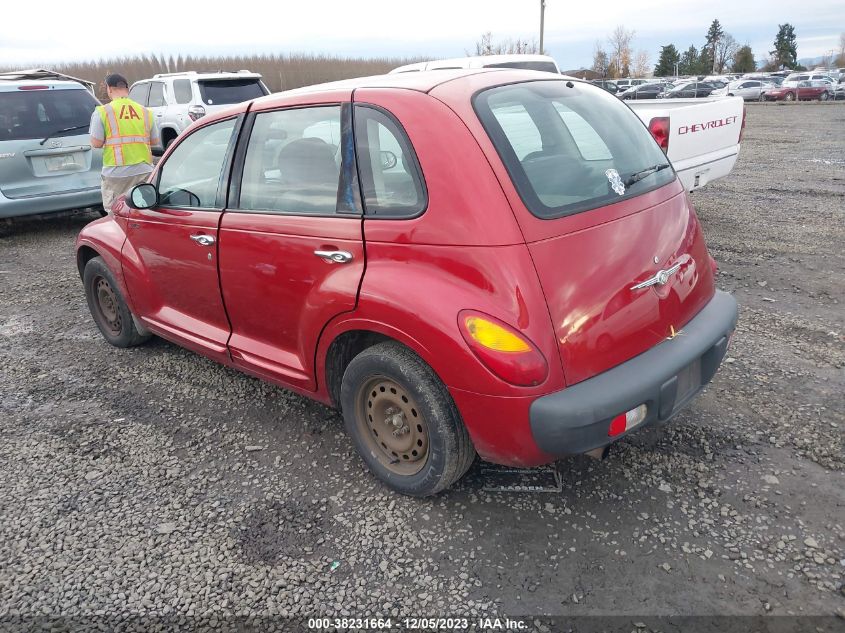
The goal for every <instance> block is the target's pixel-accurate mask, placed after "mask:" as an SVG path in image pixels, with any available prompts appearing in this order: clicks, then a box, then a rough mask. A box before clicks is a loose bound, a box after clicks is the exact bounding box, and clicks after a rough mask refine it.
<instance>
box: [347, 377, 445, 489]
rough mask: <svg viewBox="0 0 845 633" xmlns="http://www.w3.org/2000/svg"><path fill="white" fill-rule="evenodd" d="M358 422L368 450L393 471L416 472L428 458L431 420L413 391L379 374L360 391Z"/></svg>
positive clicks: (402, 472) (408, 474) (407, 473)
mask: <svg viewBox="0 0 845 633" xmlns="http://www.w3.org/2000/svg"><path fill="white" fill-rule="evenodd" d="M356 400H357V402H356V405H357V406H356V416H355V417H356V422H357V425H358V431H359V433H360V435H361V437H362V438H363V439H364V444H365V445H366V447H367V450H368V451H369V453H370V454H371V455H372V456H373V457H375V458H376V459H378V461H379V463H381V465H382V466H384V467H385V468H387V469H388V470H389V471H391V472H392V473H395V474H397V475H403V476H410V475H415V474H417V473H418V472H420V471H421V470H422V469H423V466H425V464H426V462H427V461H428V452H429V446H430V440H429V433H428V424H427V423H426V421H425V417H424V416H423V414H422V412H421V411H420V408H419V406H418V405H417V403H416V402H415V400H414V399H413V397H412V396H411V394H410V393H409V392H408V391H407V390H406V389H405V388H403V387H402V386H401V385H399V384H398V383H397V382H395V381H394V380H391V379H390V378H387V377H386V376H377V377H373V378H371V379H370V380H368V381H367V382H366V383H365V384H364V385H363V386H362V387H361V389H359V391H358V396H357V399H356Z"/></svg>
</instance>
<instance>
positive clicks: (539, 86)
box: [474, 80, 675, 219]
mask: <svg viewBox="0 0 845 633" xmlns="http://www.w3.org/2000/svg"><path fill="white" fill-rule="evenodd" d="M474 105H475V110H476V112H477V113H478V116H479V118H480V119H481V122H482V124H483V126H484V128H485V130H486V131H487V133H488V134H489V135H490V138H491V140H492V141H493V144H494V145H495V147H496V150H497V151H498V153H499V156H500V157H501V158H502V161H503V162H504V164H505V167H506V168H507V170H508V173H509V174H510V177H511V179H512V180H513V182H514V185H515V186H516V188H517V191H518V192H519V194H520V196H521V197H522V200H523V201H524V202H525V204H526V206H527V207H528V209H529V211H531V213H533V214H534V215H535V216H537V217H539V218H543V219H551V218H558V217H561V216H565V215H571V214H573V213H579V212H582V211H587V210H589V209H594V208H597V207H600V206H604V205H606V204H611V203H613V202H618V201H619V200H621V199H625V198H630V197H633V196H637V195H640V194H643V193H646V192H647V191H651V190H653V189H656V188H657V187H661V186H663V185H665V184H666V183H668V182H671V181H672V180H673V179H674V178H675V174H674V172H673V171H672V169H671V167H670V166H669V163H668V161H667V159H666V156H665V154H664V153H663V152H662V151H661V149H660V148H659V147H658V145H657V143H656V142H655V141H654V139H653V138H652V137H651V135H650V134H649V132H648V131H647V130H646V129H645V126H643V124H642V122H641V121H640V120H639V118H637V116H636V115H635V114H634V113H633V112H631V110H630V109H629V108H627V107H626V106H625V105H624V104H623V103H622V102H620V101H619V100H618V99H617V98H616V97H614V96H612V95H610V94H609V93H607V92H605V91H604V90H601V89H600V88H597V87H595V86H591V85H589V84H587V83H582V82H572V81H564V80H561V81H533V82H525V83H519V84H510V85H506V86H499V87H496V88H491V89H488V90H485V91H482V92H480V93H479V94H478V95H476V97H475V99H474ZM664 165H665V167H664Z"/></svg>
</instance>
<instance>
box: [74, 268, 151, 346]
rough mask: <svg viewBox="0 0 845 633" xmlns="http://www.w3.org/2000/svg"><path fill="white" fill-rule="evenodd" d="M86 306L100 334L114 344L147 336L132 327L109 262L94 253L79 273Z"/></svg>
mask: <svg viewBox="0 0 845 633" xmlns="http://www.w3.org/2000/svg"><path fill="white" fill-rule="evenodd" d="M82 283H83V285H84V286H85V298H86V299H87V300H88V309H89V310H90V311H91V316H93V317H94V323H96V324H97V327H98V328H99V330H100V333H101V334H102V335H103V337H104V338H105V339H106V340H107V341H108V342H109V343H111V344H112V345H114V346H115V347H132V346H134V345H140V344H141V343H143V342H144V341H146V340H147V339H149V338H150V335H149V334H141V333H139V332H138V329H137V328H136V327H135V320H134V318H133V316H132V313H131V312H130V311H129V306H127V305H126V301H125V300H124V298H123V295H121V293H120V288H119V286H118V285H117V282H116V281H115V279H114V275H112V273H111V271H110V270H109V268H108V266H106V265H105V263H104V262H103V260H102V258H100V257H94V258H93V259H91V260H90V261H89V262H88V263H87V264H86V265H85V271H84V272H83V275H82Z"/></svg>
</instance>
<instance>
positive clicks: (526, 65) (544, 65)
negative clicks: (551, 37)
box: [484, 62, 560, 75]
mask: <svg viewBox="0 0 845 633" xmlns="http://www.w3.org/2000/svg"><path fill="white" fill-rule="evenodd" d="M484 68H518V69H521V70H542V71H543V72H547V73H555V74H556V75H557V74H560V73H558V70H557V68H556V67H555V65H554V64H553V63H552V62H500V63H498V64H484Z"/></svg>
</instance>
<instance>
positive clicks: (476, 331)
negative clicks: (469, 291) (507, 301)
mask: <svg viewBox="0 0 845 633" xmlns="http://www.w3.org/2000/svg"><path fill="white" fill-rule="evenodd" d="M458 327H459V329H460V330H461V335H462V336H463V337H464V340H465V341H466V342H467V345H469V347H470V349H471V350H472V352H473V353H474V354H475V355H476V357H477V358H478V359H479V360H480V361H481V362H482V363H483V364H484V366H485V367H487V369H489V370H490V371H492V372H493V373H494V374H496V375H497V376H498V377H499V378H501V379H502V380H504V381H505V382H509V383H510V384H512V385H519V386H521V387H529V386H533V385H539V384H540V383H541V382H543V381H544V380H545V379H546V376H547V375H548V373H549V366H548V364H547V363H546V359H545V358H544V357H543V355H542V354H541V353H540V350H538V349H537V348H536V347H535V345H534V344H533V343H532V342H531V341H529V340H528V339H527V338H525V337H524V336H523V335H522V334H520V333H519V332H517V331H516V330H514V329H513V328H512V327H510V326H508V325H506V324H504V323H502V322H501V321H499V320H498V319H494V318H493V317H491V316H488V315H486V314H482V313H480V312H475V311H472V310H462V311H461V312H460V314H459V315H458Z"/></svg>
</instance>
